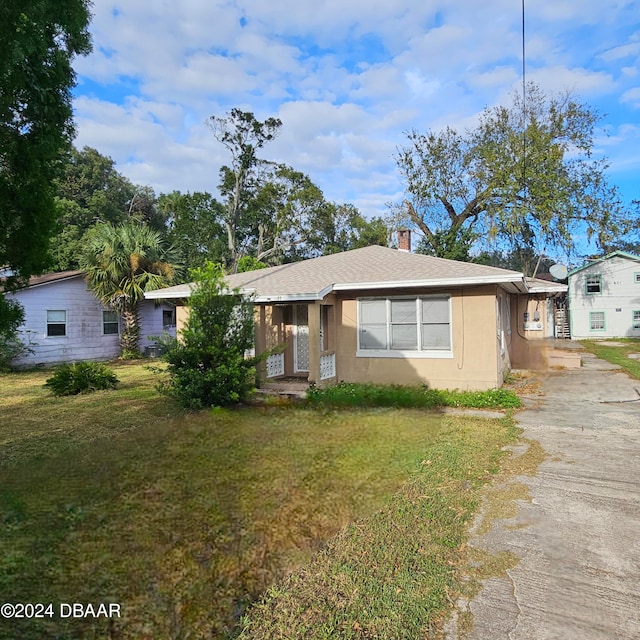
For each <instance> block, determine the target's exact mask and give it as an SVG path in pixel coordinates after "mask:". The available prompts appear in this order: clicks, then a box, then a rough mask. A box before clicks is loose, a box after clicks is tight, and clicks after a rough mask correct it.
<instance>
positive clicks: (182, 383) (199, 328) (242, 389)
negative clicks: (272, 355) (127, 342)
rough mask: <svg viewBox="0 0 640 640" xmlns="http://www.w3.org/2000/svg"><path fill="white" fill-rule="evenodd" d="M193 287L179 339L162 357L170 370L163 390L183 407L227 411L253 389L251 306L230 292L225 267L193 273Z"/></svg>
mask: <svg viewBox="0 0 640 640" xmlns="http://www.w3.org/2000/svg"><path fill="white" fill-rule="evenodd" d="M192 277H193V278H194V281H195V285H196V286H195V288H194V290H193V292H192V293H191V297H190V299H189V306H190V312H189V318H188V320H187V322H186V324H185V327H184V329H183V330H182V331H181V333H180V339H179V340H178V341H176V342H174V343H172V344H171V343H169V344H168V345H167V346H168V348H167V351H166V353H165V354H164V355H163V360H165V361H166V362H167V363H168V364H169V366H168V367H167V373H168V376H169V379H168V382H165V383H163V384H162V385H161V387H160V388H161V390H162V391H163V392H164V393H166V394H168V395H169V396H171V397H173V398H174V399H175V400H176V401H177V402H178V403H179V404H180V405H181V406H182V407H184V408H187V409H201V408H203V407H224V406H228V405H231V404H235V403H237V402H241V401H242V400H244V399H245V398H246V397H247V396H248V394H249V393H250V392H251V391H252V390H253V388H254V386H255V358H246V357H245V353H246V352H247V350H249V349H250V348H251V346H252V345H253V305H252V304H251V302H250V301H247V300H243V299H242V298H241V297H240V296H239V295H238V293H237V292H232V293H229V292H228V290H227V289H226V286H225V283H224V277H223V272H222V269H221V267H219V266H217V265H214V264H212V263H208V264H207V265H205V267H203V268H201V269H195V270H194V271H192Z"/></svg>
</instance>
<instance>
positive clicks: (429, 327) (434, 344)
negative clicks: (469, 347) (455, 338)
mask: <svg viewBox="0 0 640 640" xmlns="http://www.w3.org/2000/svg"><path fill="white" fill-rule="evenodd" d="M422 348H423V349H424V350H430V349H435V350H445V351H448V350H449V349H451V332H450V331H449V325H448V324H433V323H432V324H423V325H422Z"/></svg>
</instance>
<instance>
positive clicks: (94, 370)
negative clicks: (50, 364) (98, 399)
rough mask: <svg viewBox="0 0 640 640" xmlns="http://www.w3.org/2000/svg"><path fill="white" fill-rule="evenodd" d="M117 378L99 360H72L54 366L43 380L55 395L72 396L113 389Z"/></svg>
mask: <svg viewBox="0 0 640 640" xmlns="http://www.w3.org/2000/svg"><path fill="white" fill-rule="evenodd" d="M117 384H118V378H117V377H116V375H115V373H113V371H112V370H111V369H109V367H107V366H106V365H104V364H101V363H99V362H74V363H72V364H71V363H68V364H61V365H60V366H59V367H56V369H55V371H54V373H53V375H52V376H51V377H50V378H49V379H48V380H47V381H46V382H45V385H44V386H45V387H49V389H51V391H52V392H53V393H54V394H55V395H57V396H73V395H76V394H78V393H90V392H91V391H98V390H104V389H115V387H116V385H117Z"/></svg>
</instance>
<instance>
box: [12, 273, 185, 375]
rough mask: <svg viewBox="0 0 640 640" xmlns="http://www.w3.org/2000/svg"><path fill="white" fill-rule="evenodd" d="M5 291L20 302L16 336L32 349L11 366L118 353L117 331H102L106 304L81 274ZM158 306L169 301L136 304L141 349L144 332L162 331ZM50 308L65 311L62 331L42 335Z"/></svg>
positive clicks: (102, 357)
mask: <svg viewBox="0 0 640 640" xmlns="http://www.w3.org/2000/svg"><path fill="white" fill-rule="evenodd" d="M8 295H11V296H12V297H13V298H15V299H16V300H18V302H20V304H21V305H22V306H23V307H24V312H25V321H24V324H23V325H22V326H21V327H20V336H19V337H20V339H21V340H22V341H23V342H24V343H25V344H27V345H28V346H30V348H31V349H32V350H33V353H32V354H27V355H26V356H24V357H22V358H19V359H16V360H15V361H14V364H15V365H16V366H18V367H20V366H36V365H49V364H58V363H61V362H75V361H78V360H110V359H113V358H117V357H118V356H119V355H120V345H119V339H120V336H119V335H118V334H111V335H105V334H104V333H103V323H102V312H103V311H106V310H107V309H106V307H104V306H103V305H102V304H101V303H100V302H99V301H98V299H97V298H96V297H95V296H94V295H93V293H92V292H91V291H89V290H88V289H87V286H86V283H85V281H84V278H83V277H82V276H77V277H74V278H70V279H67V280H59V281H54V282H49V283H47V284H43V285H40V286H34V287H31V288H28V289H22V290H20V291H17V292H15V293H13V294H8ZM163 308H165V309H169V308H170V307H169V306H168V305H162V306H159V307H156V306H155V305H154V304H153V303H152V302H151V301H144V302H143V303H142V304H141V308H140V320H141V329H142V332H141V339H140V346H141V348H142V349H143V350H144V347H145V346H147V345H149V344H150V341H149V340H148V338H147V336H151V335H161V334H162V309H163ZM53 310H57V311H62V310H64V311H66V335H65V336H47V311H53ZM174 331H175V329H174Z"/></svg>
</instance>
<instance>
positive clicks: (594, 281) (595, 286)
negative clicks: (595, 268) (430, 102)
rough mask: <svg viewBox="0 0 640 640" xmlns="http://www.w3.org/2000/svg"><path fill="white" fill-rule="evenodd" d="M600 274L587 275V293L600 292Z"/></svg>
mask: <svg viewBox="0 0 640 640" xmlns="http://www.w3.org/2000/svg"><path fill="white" fill-rule="evenodd" d="M601 291H602V287H601V280H600V275H599V274H598V275H593V276H587V293H601Z"/></svg>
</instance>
